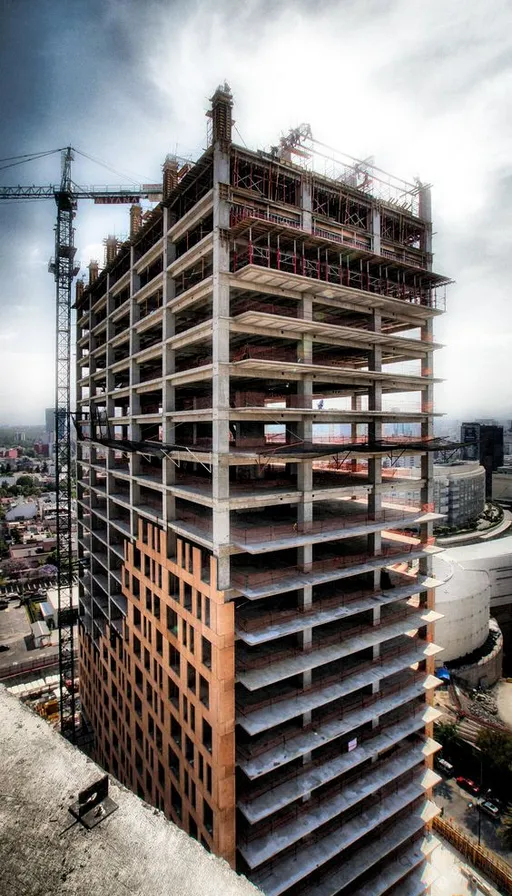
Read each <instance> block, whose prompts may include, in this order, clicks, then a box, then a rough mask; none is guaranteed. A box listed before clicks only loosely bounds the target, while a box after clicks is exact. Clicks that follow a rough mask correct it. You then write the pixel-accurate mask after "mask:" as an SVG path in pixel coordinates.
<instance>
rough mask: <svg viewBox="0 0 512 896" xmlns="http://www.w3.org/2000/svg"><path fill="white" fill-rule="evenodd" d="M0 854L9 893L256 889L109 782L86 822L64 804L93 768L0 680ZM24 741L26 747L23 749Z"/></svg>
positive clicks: (90, 779)
mask: <svg viewBox="0 0 512 896" xmlns="http://www.w3.org/2000/svg"><path fill="white" fill-rule="evenodd" d="M0 716H1V717H2V719H3V726H2V763H1V768H0V790H1V791H2V794H3V798H2V805H1V808H0V825H1V827H2V838H1V841H0V862H1V868H2V881H3V887H2V889H3V892H6V893H9V894H10V896H42V894H43V893H44V896H57V894H59V896H64V894H73V896H82V894H83V896H96V894H99V893H101V896H117V894H119V896H127V894H130V893H132V894H137V896H170V894H173V893H179V894H180V896H218V894H220V893H222V896H257V894H258V893H260V891H259V890H258V889H256V887H254V886H253V885H252V884H250V883H249V881H247V880H246V879H245V878H242V877H238V876H237V875H236V874H235V872H234V871H232V870H231V868H230V867H229V866H228V865H227V863H226V862H224V861H223V860H221V859H218V858H216V857H215V856H213V855H210V854H209V853H207V852H206V850H204V849H203V847H202V846H200V845H199V843H197V842H196V841H195V840H192V839H191V838H190V837H188V836H187V834H185V833H183V832H182V831H180V830H179V829H178V828H177V827H176V826H175V825H173V824H172V823H171V822H169V821H167V820H166V818H165V817H164V816H163V815H162V814H161V813H160V812H158V811H157V810H155V809H152V808H151V807H150V806H148V805H147V804H146V803H144V802H143V801H142V800H140V799H139V798H138V797H136V796H135V795H134V794H133V793H130V791H128V790H126V789H125V788H124V787H122V786H121V785H120V784H118V783H117V782H115V781H113V780H112V779H111V780H110V788H109V795H110V797H111V798H112V799H113V800H114V802H115V803H116V804H117V805H118V810H117V811H116V812H114V813H113V815H111V816H109V817H108V818H105V819H104V820H103V821H102V822H101V823H100V824H98V825H97V826H96V827H94V828H93V829H92V830H87V829H86V828H85V827H82V826H81V825H80V823H79V822H77V821H74V819H73V817H72V816H71V815H70V814H69V812H68V807H69V806H70V805H71V803H73V802H74V801H75V800H76V799H77V796H78V792H79V791H80V790H83V789H84V788H85V787H87V786H88V785H90V784H92V783H94V782H95V781H97V780H98V779H99V778H100V777H101V776H102V774H103V772H102V770H101V769H100V768H99V767H98V766H97V765H96V764H95V763H93V762H91V760H89V759H88V758H87V757H86V756H85V755H84V754H83V753H80V752H79V750H77V749H76V748H74V747H72V746H71V745H70V744H69V743H67V741H65V740H64V739H63V738H61V737H60V735H58V734H56V733H55V732H54V731H53V730H52V729H51V728H50V727H49V726H48V725H47V724H46V723H45V722H43V721H42V720H41V719H40V718H39V717H38V716H37V715H35V714H33V713H32V712H31V711H30V710H29V709H27V708H26V707H24V706H23V705H22V704H21V703H19V702H18V700H17V699H16V698H15V697H13V696H11V695H10V694H8V692H7V691H6V690H5V688H2V687H0ZM28 747H29V749H28Z"/></svg>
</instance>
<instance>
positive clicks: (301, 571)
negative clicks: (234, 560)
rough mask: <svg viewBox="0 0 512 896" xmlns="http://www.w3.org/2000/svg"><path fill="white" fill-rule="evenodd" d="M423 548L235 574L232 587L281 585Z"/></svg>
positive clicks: (393, 548)
mask: <svg viewBox="0 0 512 896" xmlns="http://www.w3.org/2000/svg"><path fill="white" fill-rule="evenodd" d="M421 547H422V545H421V544H416V545H415V544H404V545H399V546H389V547H387V546H384V547H382V548H381V550H380V551H378V552H377V553H375V554H369V553H364V554H350V555H346V556H344V557H333V558H332V559H330V560H315V561H314V562H313V563H311V564H310V565H309V566H308V567H307V568H301V567H299V566H288V567H280V568H279V569H272V570H266V571H265V572H254V573H244V572H242V571H240V572H234V573H232V575H231V585H232V587H234V588H237V587H242V588H258V587H260V586H265V585H273V584H280V583H281V582H282V581H283V579H287V578H293V577H295V576H300V577H302V576H307V575H310V574H317V573H324V572H327V573H328V572H335V571H336V570H337V569H345V568H346V567H349V566H357V565H359V564H364V563H367V562H369V561H371V560H384V561H385V560H389V559H392V558H393V557H396V556H399V555H403V554H408V553H412V552H413V549H415V548H416V549H421Z"/></svg>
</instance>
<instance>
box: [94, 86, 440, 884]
mask: <svg viewBox="0 0 512 896" xmlns="http://www.w3.org/2000/svg"><path fill="white" fill-rule="evenodd" d="M232 105H233V103H232V97H231V93H230V91H229V88H228V87H227V85H224V86H223V87H220V88H218V89H217V91H216V93H215V95H214V97H213V98H212V105H211V110H210V112H209V117H210V140H209V147H208V149H207V150H206V151H205V152H204V154H203V155H202V156H201V158H200V159H199V160H198V162H197V163H195V164H193V165H192V164H191V165H183V166H181V167H180V166H179V165H178V164H177V162H176V161H175V160H174V161H173V159H172V158H168V159H167V161H166V163H165V166H164V175H163V194H162V195H163V199H162V201H161V202H160V203H159V204H158V205H157V206H156V207H155V208H154V210H153V211H152V212H151V213H146V214H144V215H142V212H141V209H140V207H138V206H133V207H132V210H131V234H130V239H129V240H128V241H127V242H125V243H123V244H122V245H117V244H116V243H115V241H113V240H110V241H108V240H107V264H106V266H105V268H104V269H103V270H102V271H101V273H98V267H97V265H95V264H94V263H91V265H90V268H89V270H90V277H89V283H88V284H87V285H86V286H85V287H84V286H83V285H82V284H80V289H78V290H77V305H76V307H77V365H78V374H77V380H78V386H77V388H78V411H77V426H78V432H79V443H78V503H79V529H78V538H79V551H80V556H81V558H82V560H83V561H84V562H83V563H82V564H81V566H82V567H84V568H85V571H84V572H83V574H82V579H81V582H80V607H79V611H80V677H81V693H82V703H83V712H84V717H85V719H86V721H87V723H88V725H89V726H90V728H91V729H92V731H93V732H94V736H95V758H96V759H97V760H98V761H99V762H100V763H101V764H102V765H103V766H104V767H105V768H106V769H107V770H108V771H110V772H111V773H112V774H113V775H115V776H116V777H117V778H118V779H119V780H120V781H121V782H123V783H124V784H126V786H127V787H129V788H131V789H133V790H134V791H135V792H136V793H138V794H139V795H140V796H141V797H143V798H144V799H145V800H147V801H148V802H149V803H151V804H153V805H154V806H157V807H158V808H160V809H162V810H163V811H164V812H165V814H166V815H167V816H168V817H170V818H171V819H172V820H173V821H174V822H176V823H177V824H178V825H180V826H181V827H183V829H184V830H185V831H187V832H188V833H189V834H191V835H192V836H193V837H196V838H197V839H198V840H199V841H200V842H201V843H203V844H204V846H205V847H207V848H208V849H210V850H211V851H212V852H214V853H216V854H218V855H219V856H223V857H224V858H225V859H226V860H227V861H228V862H229V863H230V864H231V865H232V866H233V867H236V868H237V869H238V870H239V871H240V872H243V873H244V874H246V875H247V876H248V877H249V878H250V879H251V880H252V881H253V882H254V883H255V884H256V885H257V886H259V887H260V888H261V890H262V891H263V893H265V894H267V896H278V894H285V896H290V894H294V896H295V894H302V896H306V894H307V896H313V894H315V896H334V894H340V896H348V894H351V896H363V894H364V896H368V894H371V896H380V894H384V893H393V894H394V893H396V894H401V896H417V894H422V893H428V873H427V871H428V869H427V868H426V865H425V861H426V857H427V856H428V852H429V849H431V848H432V837H431V835H430V833H429V828H430V826H431V821H432V819H433V817H434V815H435V814H436V813H437V810H436V807H435V806H434V805H433V803H432V802H431V801H430V795H431V788H432V786H433V784H434V783H436V781H437V780H438V776H437V775H436V774H435V772H434V771H433V769H432V764H433V754H434V752H435V750H436V749H437V748H438V745H437V744H436V743H435V742H434V741H433V740H432V736H431V735H432V724H433V721H434V719H435V718H436V717H437V715H438V713H437V711H436V710H435V709H434V708H433V706H432V699H431V698H432V695H433V688H434V687H435V683H436V679H435V678H434V676H433V674H432V672H433V663H434V655H435V654H436V653H437V651H438V648H437V647H436V646H435V644H434V642H433V623H434V621H435V619H436V613H435V610H434V599H433V594H434V592H433V587H434V585H435V582H434V580H433V579H432V578H431V577H430V576H429V558H430V555H431V554H432V552H433V551H435V547H434V546H433V543H432V541H433V540H432V527H433V522H434V520H436V519H438V515H436V514H435V513H434V512H433V471H432V457H433V453H432V451H431V450H430V449H431V448H432V444H433V443H432V435H433V424H432V419H433V384H434V379H433V362H432V358H433V351H434V349H435V347H436V346H435V344H434V342H433V336H432V332H433V321H434V318H435V317H436V316H437V315H438V314H440V313H441V312H442V311H443V310H444V291H445V285H446V283H447V280H446V278H444V277H441V276H439V275H437V274H435V273H433V271H432V247H431V234H432V225H431V215H430V197H429V190H428V188H427V187H424V186H423V185H421V184H420V183H416V184H412V185H411V184H407V183H404V182H402V181H398V180H396V179H395V178H392V177H390V176H388V175H387V174H385V173H384V172H382V171H380V170H379V169H377V168H375V167H373V166H372V165H369V164H368V163H357V162H355V161H354V160H350V159H347V157H344V159H343V160H342V157H341V156H340V155H339V154H337V153H334V152H333V151H332V150H331V149H328V148H327V147H325V146H323V145H322V144H318V143H315V141H313V139H312V137H311V134H310V132H309V129H308V128H306V127H302V128H298V129H297V130H296V131H292V132H291V134H290V135H289V136H288V137H286V138H282V139H281V142H280V144H279V145H278V146H276V147H273V148H272V149H271V150H270V151H269V152H262V151H252V150H249V149H247V148H245V147H241V146H239V145H236V144H235V143H234V142H233V141H232V123H233V122H232ZM401 423H404V424H405V423H406V424H408V425H410V429H408V432H413V433H414V434H413V435H407V436H403V437H402V436H399V437H397V436H396V435H394V436H391V435H387V432H388V431H392V432H395V433H396V428H395V429H392V426H393V427H394V426H395V424H401ZM390 424H391V425H392V426H390ZM402 455H410V456H412V455H417V456H419V457H420V458H421V478H420V479H417V480H416V481H415V483H414V485H415V487H416V492H417V494H416V499H415V500H411V497H410V493H411V480H410V479H409V478H408V477H406V476H405V474H406V473H407V472H408V471H407V470H404V469H403V468H399V467H394V466H393V464H391V465H390V466H388V465H386V467H385V468H384V467H383V460H384V459H388V461H387V463H389V458H391V459H392V460H393V459H396V458H398V457H400V456H402ZM393 474H397V475H393ZM401 489H402V490H403V494H402V493H401ZM405 492H407V494H408V496H409V497H408V498H407V499H406V498H405V497H404V494H405Z"/></svg>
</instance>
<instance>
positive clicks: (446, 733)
mask: <svg viewBox="0 0 512 896" xmlns="http://www.w3.org/2000/svg"><path fill="white" fill-rule="evenodd" d="M434 736H435V739H436V740H437V741H438V742H439V743H440V744H441V745H442V747H443V749H445V750H447V751H448V750H449V748H450V746H451V745H453V743H454V741H455V740H456V739H457V726H456V725H455V724H454V723H453V722H436V723H435V725H434Z"/></svg>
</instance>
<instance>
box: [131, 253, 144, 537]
mask: <svg viewBox="0 0 512 896" xmlns="http://www.w3.org/2000/svg"><path fill="white" fill-rule="evenodd" d="M135 261H136V254H135V248H134V247H133V246H132V247H131V248H130V410H131V414H132V417H133V415H135V414H140V395H138V394H137V393H136V392H135V386H137V385H138V384H139V382H140V374H139V365H138V363H137V362H136V361H134V359H133V356H134V355H135V353H136V352H137V351H138V350H139V335H138V333H136V332H135V330H134V329H133V328H134V326H135V324H136V323H137V321H138V320H139V316H140V315H139V306H138V304H137V302H136V301H135V299H134V296H135V294H136V293H137V292H138V290H139V289H140V277H139V275H138V274H137V272H136V271H135V267H134V266H135ZM130 429H131V432H130V438H131V439H133V440H134V441H136V440H137V439H140V425H139V424H138V423H134V422H133V420H132V425H131V428H130ZM129 457H130V460H129V464H130V473H131V475H132V476H134V475H136V474H137V473H138V472H139V471H140V468H141V458H140V455H139V454H136V453H135V452H133V453H131V454H130V456H129ZM139 494H140V487H139V486H138V485H136V483H134V482H133V479H131V480H130V503H131V505H132V508H133V507H134V505H135V504H137V503H138V500H139ZM131 530H132V534H133V535H136V534H137V514H136V513H135V512H134V511H133V509H132V512H131Z"/></svg>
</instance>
